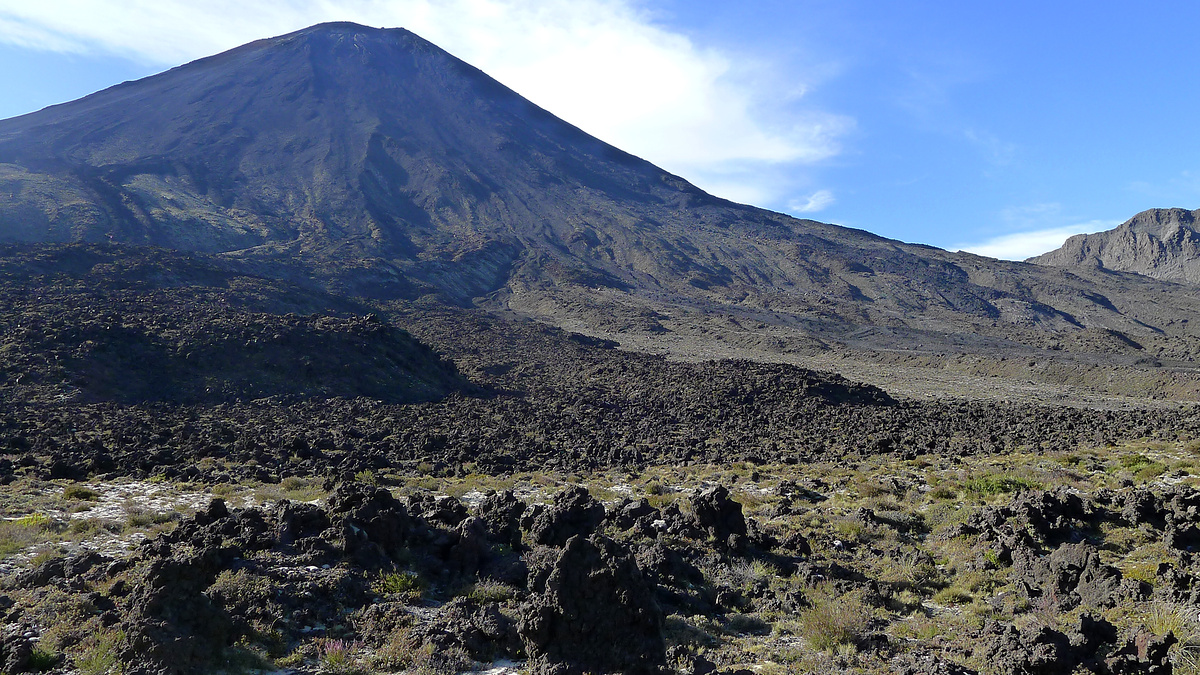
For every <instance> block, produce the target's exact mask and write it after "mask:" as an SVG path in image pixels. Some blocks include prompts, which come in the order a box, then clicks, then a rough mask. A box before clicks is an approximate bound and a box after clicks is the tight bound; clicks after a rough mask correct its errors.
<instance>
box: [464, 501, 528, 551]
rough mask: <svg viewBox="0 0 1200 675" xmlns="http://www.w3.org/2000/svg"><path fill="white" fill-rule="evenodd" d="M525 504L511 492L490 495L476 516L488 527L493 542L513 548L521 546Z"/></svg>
mask: <svg viewBox="0 0 1200 675" xmlns="http://www.w3.org/2000/svg"><path fill="white" fill-rule="evenodd" d="M524 512H525V502H523V501H521V500H520V499H517V498H516V496H515V495H513V493H512V491H511V490H505V491H503V492H495V493H492V494H490V495H488V496H487V497H486V498H484V500H483V501H482V502H480V503H479V506H478V507H476V509H475V516H476V517H477V518H479V519H480V520H482V521H483V522H484V524H485V525H486V526H487V531H488V535H489V536H490V537H491V538H492V540H493V541H495V542H496V543H499V544H504V545H505V546H509V547H511V548H514V549H516V548H520V546H521V514H523V513H524Z"/></svg>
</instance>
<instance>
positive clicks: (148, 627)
mask: <svg viewBox="0 0 1200 675" xmlns="http://www.w3.org/2000/svg"><path fill="white" fill-rule="evenodd" d="M222 562H223V561H222V560H221V555H220V553H219V552H218V551H216V550H214V549H206V550H204V551H203V552H201V553H198V554H197V555H195V556H193V557H190V558H182V559H160V560H156V561H154V562H153V563H151V565H150V567H149V569H148V570H147V572H146V575H145V577H144V578H143V579H142V580H141V581H140V583H138V584H137V585H136V586H135V588H134V589H133V592H132V596H131V598H130V601H129V612H128V613H127V614H126V615H125V616H124V617H123V619H122V622H121V626H122V630H123V631H124V633H125V635H126V642H125V644H124V645H122V647H121V658H122V659H123V660H124V661H125V662H127V663H130V664H134V665H133V666H132V668H131V670H130V671H128V672H130V673H131V674H132V675H201V674H203V673H206V672H208V668H207V665H208V664H210V663H211V662H212V660H213V659H214V657H215V656H217V655H219V654H221V653H222V652H223V651H224V649H225V648H226V646H227V645H228V644H229V641H230V637H231V634H232V632H233V622H232V621H231V620H230V618H229V616H228V615H227V614H225V612H223V611H222V610H221V609H220V607H218V606H217V605H216V604H214V603H213V601H212V600H211V599H210V598H209V597H208V596H206V595H205V594H204V591H205V589H207V588H208V587H209V586H211V585H212V583H213V581H214V580H215V579H216V577H217V574H218V573H219V572H220V571H221V569H222V568H223V567H224V564H222ZM226 562H227V561H226Z"/></svg>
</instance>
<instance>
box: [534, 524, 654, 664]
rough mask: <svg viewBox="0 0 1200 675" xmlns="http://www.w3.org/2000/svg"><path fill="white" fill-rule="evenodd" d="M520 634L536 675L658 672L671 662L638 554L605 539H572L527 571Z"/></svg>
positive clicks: (598, 537) (576, 537)
mask: <svg viewBox="0 0 1200 675" xmlns="http://www.w3.org/2000/svg"><path fill="white" fill-rule="evenodd" d="M529 587H530V590H531V592H532V596H531V597H530V599H529V601H528V602H526V604H525V605H524V606H523V607H522V609H521V621H520V626H519V630H520V634H521V639H522V640H523V641H524V643H525V649H526V652H527V653H528V655H529V657H530V664H531V670H532V672H534V673H536V674H537V675H583V674H584V673H615V672H619V673H625V674H627V675H650V674H652V673H654V674H657V673H659V672H660V670H661V669H662V668H663V667H664V666H665V664H666V644H665V642H664V640H663V632H662V630H663V617H662V611H661V610H660V609H659V607H658V604H657V603H656V602H655V600H654V593H653V589H652V588H651V586H650V585H649V584H648V583H647V582H646V579H645V577H643V575H642V573H641V571H640V570H639V569H638V567H637V564H636V563H635V562H634V559H633V556H631V555H630V554H629V552H628V551H627V550H625V548H624V547H623V546H621V545H620V544H618V543H616V542H614V541H613V540H611V539H608V538H606V537H601V536H593V537H591V538H590V539H585V538H583V537H582V536H574V537H571V538H570V539H569V540H568V541H567V543H566V546H565V547H564V548H563V550H562V553H561V554H560V555H559V556H558V557H557V559H556V560H554V561H553V563H551V564H549V565H546V566H545V567H543V568H541V569H534V570H531V572H530V583H529Z"/></svg>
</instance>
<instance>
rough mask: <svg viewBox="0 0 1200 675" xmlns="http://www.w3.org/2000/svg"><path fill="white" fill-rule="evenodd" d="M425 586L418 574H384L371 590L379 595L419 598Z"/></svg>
mask: <svg viewBox="0 0 1200 675" xmlns="http://www.w3.org/2000/svg"><path fill="white" fill-rule="evenodd" d="M423 588H424V584H423V583H422V582H421V577H419V576H417V573H416V572H383V573H381V574H380V575H379V578H378V579H376V580H375V583H374V584H371V590H373V591H375V592H376V593H378V594H379V595H393V594H403V595H410V596H419V595H420V594H421V590H422V589H423Z"/></svg>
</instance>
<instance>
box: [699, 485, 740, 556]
mask: <svg viewBox="0 0 1200 675" xmlns="http://www.w3.org/2000/svg"><path fill="white" fill-rule="evenodd" d="M691 504H692V512H693V513H695V514H696V523H697V524H698V525H699V526H700V528H701V529H703V530H704V531H705V532H707V533H708V536H710V537H712V538H713V539H715V540H716V541H717V542H719V543H720V545H721V546H724V547H726V548H728V549H730V550H734V551H740V550H741V549H742V548H743V547H744V546H745V545H746V518H745V516H743V515H742V505H741V504H739V503H737V502H735V501H734V500H733V499H731V498H730V497H729V490H727V489H725V486H723V485H718V486H717V487H714V488H710V489H708V490H705V491H704V492H701V493H700V494H698V495H695V496H693V497H692V498H691Z"/></svg>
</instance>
